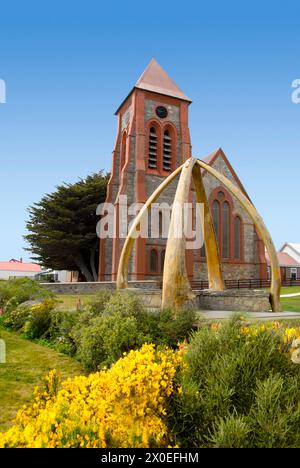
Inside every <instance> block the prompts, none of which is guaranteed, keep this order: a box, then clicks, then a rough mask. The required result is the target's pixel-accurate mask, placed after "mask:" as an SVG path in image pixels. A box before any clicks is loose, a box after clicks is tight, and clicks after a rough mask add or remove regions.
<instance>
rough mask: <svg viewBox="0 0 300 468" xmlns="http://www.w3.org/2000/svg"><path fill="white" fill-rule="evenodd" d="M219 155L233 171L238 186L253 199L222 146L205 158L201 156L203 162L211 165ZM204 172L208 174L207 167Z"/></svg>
mask: <svg viewBox="0 0 300 468" xmlns="http://www.w3.org/2000/svg"><path fill="white" fill-rule="evenodd" d="M218 157H221V158H222V159H223V160H224V162H225V164H226V166H227V167H228V169H229V171H230V172H231V174H232V176H233V178H234V179H235V181H236V183H237V184H238V186H239V187H240V189H241V190H242V192H243V193H244V195H246V197H247V198H248V199H249V200H250V201H251V199H250V197H249V195H248V193H247V191H246V189H245V187H244V186H243V184H242V182H241V180H240V178H239V177H238V175H237V173H236V172H235V170H234V169H233V167H232V165H231V164H230V162H229V160H228V158H227V157H226V155H225V153H224V151H223V150H222V148H218V149H217V150H216V151H214V152H213V153H211V154H209V155H208V156H205V157H204V158H201V159H202V161H203V162H205V163H206V164H208V165H209V166H212V165H213V164H214V162H215V160H216V159H217V158H218ZM198 159H200V158H198ZM202 173H203V175H205V174H206V171H205V169H203V170H202Z"/></svg>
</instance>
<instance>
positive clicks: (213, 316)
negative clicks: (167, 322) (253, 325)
mask: <svg viewBox="0 0 300 468" xmlns="http://www.w3.org/2000/svg"><path fill="white" fill-rule="evenodd" d="M237 313H238V312H231V311H227V310H225V311H224V310H201V311H199V318H200V319H201V318H204V319H206V320H220V319H228V318H230V317H231V316H232V315H234V314H237ZM241 315H242V316H243V317H246V318H247V319H249V320H282V319H288V320H290V319H300V312H241Z"/></svg>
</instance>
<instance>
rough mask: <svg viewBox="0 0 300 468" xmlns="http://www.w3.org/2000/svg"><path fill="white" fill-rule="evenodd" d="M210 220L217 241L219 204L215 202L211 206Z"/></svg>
mask: <svg viewBox="0 0 300 468" xmlns="http://www.w3.org/2000/svg"><path fill="white" fill-rule="evenodd" d="M212 218H213V223H214V227H215V231H216V237H217V240H218V241H219V234H220V203H219V202H218V201H217V200H215V201H214V202H213V205H212Z"/></svg>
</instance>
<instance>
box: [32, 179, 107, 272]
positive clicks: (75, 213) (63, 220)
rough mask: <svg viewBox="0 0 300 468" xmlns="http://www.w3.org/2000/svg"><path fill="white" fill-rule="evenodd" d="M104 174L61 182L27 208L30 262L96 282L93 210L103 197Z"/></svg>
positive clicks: (104, 188) (94, 211) (95, 240)
mask: <svg viewBox="0 0 300 468" xmlns="http://www.w3.org/2000/svg"><path fill="white" fill-rule="evenodd" d="M107 182H108V175H107V174H103V172H99V173H94V174H91V175H89V176H87V177H86V178H85V179H80V180H79V181H78V182H76V183H73V184H66V183H63V184H62V185H59V186H57V187H56V190H55V192H53V193H51V194H47V195H45V196H44V197H43V198H42V199H41V200H40V201H39V202H38V203H34V204H33V205H32V206H31V207H29V209H28V212H29V219H28V221H27V224H26V227H27V229H28V231H29V234H27V235H26V236H25V240H26V241H27V242H28V244H29V247H28V248H27V249H26V250H28V251H30V252H31V253H32V254H33V256H32V259H33V260H34V261H36V262H38V263H41V264H42V265H43V266H45V267H47V268H51V269H53V270H78V271H80V273H81V274H82V275H83V277H84V278H85V279H86V281H96V280H97V269H98V257H99V255H98V253H99V239H98V237H97V234H96V224H97V221H98V217H97V215H96V207H97V206H98V204H99V203H103V202H104V201H105V197H106V186H107Z"/></svg>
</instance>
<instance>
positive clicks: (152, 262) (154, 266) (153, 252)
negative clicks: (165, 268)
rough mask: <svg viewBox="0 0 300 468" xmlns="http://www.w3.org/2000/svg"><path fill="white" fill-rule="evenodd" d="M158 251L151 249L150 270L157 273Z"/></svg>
mask: <svg viewBox="0 0 300 468" xmlns="http://www.w3.org/2000/svg"><path fill="white" fill-rule="evenodd" d="M157 263H158V257H157V251H156V250H155V249H151V250H150V271H152V272H154V273H156V272H157Z"/></svg>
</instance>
